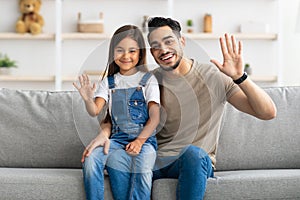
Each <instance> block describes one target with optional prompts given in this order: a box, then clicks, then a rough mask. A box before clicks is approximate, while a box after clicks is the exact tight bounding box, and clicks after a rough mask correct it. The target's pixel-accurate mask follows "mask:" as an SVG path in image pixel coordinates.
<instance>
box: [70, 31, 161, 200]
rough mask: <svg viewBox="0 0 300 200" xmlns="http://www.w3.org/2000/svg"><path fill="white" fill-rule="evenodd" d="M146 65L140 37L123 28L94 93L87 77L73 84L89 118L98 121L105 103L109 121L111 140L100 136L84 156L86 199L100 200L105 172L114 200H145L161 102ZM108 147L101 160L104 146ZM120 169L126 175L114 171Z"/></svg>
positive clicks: (111, 48)
mask: <svg viewBox="0 0 300 200" xmlns="http://www.w3.org/2000/svg"><path fill="white" fill-rule="evenodd" d="M145 64H146V49H145V42H144V38H143V35H142V33H141V31H140V30H139V29H138V28H137V27H136V26H133V25H125V26H122V27H120V28H119V29H118V30H116V32H115V33H114V35H113V37H112V39H111V42H110V47H109V58H108V73H107V77H103V79H102V81H101V83H100V85H99V88H98V89H97V91H96V85H95V84H93V85H92V84H91V82H90V80H89V77H88V76H87V75H81V76H80V77H79V82H80V87H79V86H78V85H77V84H76V83H73V84H74V86H75V88H77V90H78V91H79V93H80V95H81V97H82V98H83V100H84V102H85V106H86V109H87V111H88V113H89V114H90V115H91V116H97V115H98V114H99V112H100V111H101V109H102V108H103V107H104V105H105V104H106V103H108V105H109V114H110V116H111V121H112V129H111V132H112V134H111V135H110V136H109V135H104V136H103V135H102V137H104V138H105V139H104V140H105V141H104V142H103V144H102V145H101V144H100V146H99V147H98V148H96V149H94V150H93V152H87V150H86V151H85V153H84V156H83V160H82V161H84V163H83V173H84V185H85V191H86V196H87V199H104V176H103V170H104V168H106V169H107V172H108V174H109V177H110V184H111V188H112V192H113V196H114V199H124V200H127V199H150V194H151V184H152V167H153V165H154V162H155V158H156V151H155V150H156V148H157V143H156V138H155V133H156V130H155V129H156V127H157V125H158V123H159V104H160V97H159V87H158V83H157V80H156V79H155V77H154V76H152V75H151V74H150V73H149V72H147V68H146V66H145ZM95 91H96V93H95ZM103 134H105V133H103ZM109 137H110V140H108V138H109ZM104 143H105V144H104ZM108 145H109V152H108V154H106V153H104V149H103V146H104V147H106V148H107V147H108ZM95 163H96V164H95ZM120 165H122V166H126V169H127V170H126V171H120V170H118V167H119V166H120ZM122 169H123V167H122ZM98 177H101V178H100V179H99V178H98Z"/></svg>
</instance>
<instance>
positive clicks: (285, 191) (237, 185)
mask: <svg viewBox="0 0 300 200" xmlns="http://www.w3.org/2000/svg"><path fill="white" fill-rule="evenodd" d="M299 185H300V170H297V169H295V170H242V171H225V172H216V173H215V177H214V178H209V179H208V182H207V190H206V193H205V197H204V199H205V200H209V199H215V200H219V199H222V200H226V199H228V200H231V199H270V200H274V199H284V200H286V199H300V190H299ZM176 186H177V179H158V180H155V181H154V183H153V189H152V197H153V200H161V199H176Z"/></svg>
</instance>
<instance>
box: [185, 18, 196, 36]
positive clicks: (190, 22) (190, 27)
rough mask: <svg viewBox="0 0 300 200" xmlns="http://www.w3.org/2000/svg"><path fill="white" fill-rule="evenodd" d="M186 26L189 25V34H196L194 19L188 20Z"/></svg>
mask: <svg viewBox="0 0 300 200" xmlns="http://www.w3.org/2000/svg"><path fill="white" fill-rule="evenodd" d="M186 25H187V32H188V33H193V32H194V27H193V26H194V24H193V20H192V19H188V20H187V21H186Z"/></svg>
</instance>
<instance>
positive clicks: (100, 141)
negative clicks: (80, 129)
mask: <svg viewBox="0 0 300 200" xmlns="http://www.w3.org/2000/svg"><path fill="white" fill-rule="evenodd" d="M98 146H103V147H104V148H103V151H104V154H108V150H109V146H110V141H109V139H108V137H107V136H106V135H104V134H103V133H100V134H99V135H98V136H97V137H96V138H95V139H93V140H92V141H91V143H90V144H89V145H88V146H87V147H86V148H85V150H84V151H83V154H82V157H81V162H82V163H83V162H84V159H85V157H88V156H89V155H91V153H92V152H93V150H94V149H95V148H96V147H98Z"/></svg>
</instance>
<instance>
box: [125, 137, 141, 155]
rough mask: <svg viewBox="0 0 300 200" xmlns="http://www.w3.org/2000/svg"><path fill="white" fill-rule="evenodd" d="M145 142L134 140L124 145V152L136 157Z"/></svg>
mask: <svg viewBox="0 0 300 200" xmlns="http://www.w3.org/2000/svg"><path fill="white" fill-rule="evenodd" d="M145 141H146V140H144V139H140V138H136V139H135V140H134V141H132V142H130V143H129V144H127V145H126V147H125V151H126V152H127V153H128V154H130V155H133V156H136V155H138V154H139V153H140V151H141V149H142V146H143V144H144V143H145Z"/></svg>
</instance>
